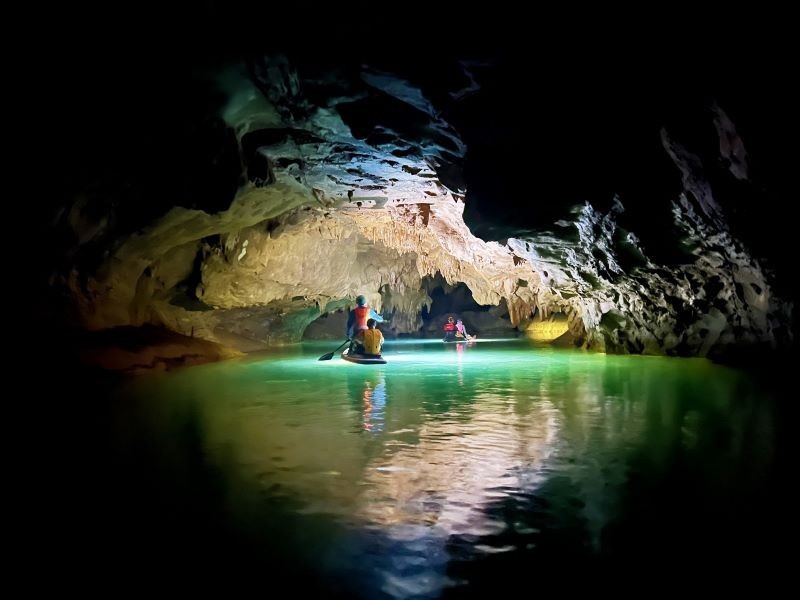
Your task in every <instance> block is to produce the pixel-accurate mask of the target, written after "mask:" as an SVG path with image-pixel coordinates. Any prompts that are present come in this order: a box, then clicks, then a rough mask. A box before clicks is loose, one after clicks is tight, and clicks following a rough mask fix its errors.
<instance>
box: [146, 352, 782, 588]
mask: <svg viewBox="0 0 800 600" xmlns="http://www.w3.org/2000/svg"><path fill="white" fill-rule="evenodd" d="M455 346H456V348H455V349H453V348H452V347H449V348H445V349H441V348H438V347H433V346H431V347H430V349H426V348H422V349H420V350H419V354H418V355H413V354H409V355H408V357H407V360H406V361H405V362H403V363H402V364H394V365H392V364H391V363H390V365H387V367H380V368H373V367H364V366H361V365H350V364H339V365H337V364H331V365H327V366H323V367H321V368H317V369H316V370H312V368H313V367H316V365H315V364H311V361H308V360H305V359H303V358H302V357H301V358H296V359H292V360H285V361H281V360H274V361H267V362H265V363H242V364H239V365H234V364H230V365H218V366H215V367H213V368H201V369H195V370H192V372H188V371H187V372H184V373H180V374H178V375H176V376H174V377H170V378H167V379H165V380H164V381H162V382H161V383H159V384H158V385H156V386H155V388H153V387H151V388H148V389H147V390H142V394H143V395H144V396H146V397H148V398H158V403H159V406H160V408H159V411H156V412H154V413H153V414H151V415H150V416H151V418H152V420H153V423H152V425H151V428H152V429H153V432H154V433H153V435H155V436H157V437H158V436H164V437H165V439H170V437H169V436H174V435H175V432H173V431H171V428H173V427H177V426H179V424H180V420H181V419H182V418H184V417H182V416H178V417H176V419H174V420H171V419H170V418H167V417H166V415H165V414H164V411H166V412H169V411H174V412H175V414H178V412H179V411H178V409H177V407H179V406H183V407H184V408H183V410H184V411H185V410H186V407H189V406H190V407H192V410H193V411H194V413H195V414H196V418H197V420H198V423H199V425H198V427H197V431H198V432H199V433H197V434H196V436H199V440H200V441H199V443H202V445H203V452H204V456H205V457H206V459H207V460H208V461H209V462H210V463H212V464H214V465H215V466H216V468H217V469H219V471H220V472H221V473H223V474H224V476H225V477H226V478H227V480H228V485H229V489H230V490H231V492H230V494H229V497H230V498H231V501H230V505H229V510H230V511H231V517H230V518H231V519H232V520H237V519H241V522H242V523H241V524H242V527H245V528H246V529H247V530H248V531H250V532H251V534H252V531H254V527H255V526H254V516H253V515H257V514H260V512H261V511H265V512H267V513H269V512H274V511H275V510H276V508H275V507H276V504H275V503H276V502H277V503H278V505H279V506H280V507H281V510H288V511H290V512H291V513H292V514H294V515H297V516H298V518H299V519H300V523H301V525H300V527H301V528H303V527H304V526H303V525H302V523H303V519H308V520H309V521H308V523H319V522H324V523H336V524H337V526H342V527H345V528H348V530H349V531H357V532H359V535H361V534H363V535H367V536H368V541H366V542H365V541H363V540H362V541H361V542H359V543H358V544H357V543H355V542H354V541H353V538H352V537H351V536H346V535H345V536H344V537H341V535H340V533H335V534H334V533H331V531H329V530H324V528H322V529H321V530H320V531H317V530H314V531H315V533H314V535H316V536H318V538H317V539H316V542H317V543H316V544H315V546H316V547H319V546H324V547H326V548H327V549H328V550H327V551H326V552H327V553H326V556H328V558H327V559H326V560H328V561H330V562H331V565H334V566H329V568H330V569H332V570H333V572H336V573H339V571H338V570H337V569H345V570H346V569H347V568H349V567H346V566H344V562H348V564H350V563H351V562H352V563H353V564H356V563H357V564H359V565H361V566H363V567H364V569H366V570H369V571H370V572H372V573H373V575H371V577H373V576H374V577H377V580H375V581H372V582H371V583H370V584H369V585H375V586H376V588H375V589H379V590H382V591H383V593H387V594H389V595H390V596H397V597H407V596H408V595H420V596H423V597H425V596H430V597H433V596H436V595H438V594H440V593H442V591H443V590H445V589H449V588H450V586H453V585H457V584H458V583H459V582H470V585H476V584H475V577H476V575H475V574H474V573H477V572H479V571H480V568H482V567H481V566H480V565H484V563H486V564H491V565H492V566H491V569H493V570H494V571H498V570H499V571H502V570H503V568H504V567H499V566H498V563H497V560H498V559H497V558H496V557H498V556H508V557H512V556H513V557H515V558H513V559H512V558H509V559H508V563H505V562H502V561H501V563H500V564H508V565H510V566H509V567H508V568H509V572H508V574H507V575H508V576H509V577H510V576H513V574H514V568H516V567H513V565H518V564H519V562H518V561H519V560H520V556H522V557H523V558H524V559H525V560H528V559H530V558H531V557H534V558H535V559H536V561H539V562H540V563H542V564H544V563H543V562H542V561H543V560H544V559H545V558H547V557H554V556H558V557H562V558H564V557H566V558H569V559H575V558H576V557H577V558H579V559H580V560H589V558H590V557H593V556H619V555H625V556H628V555H630V556H635V555H636V552H638V551H639V550H637V549H639V548H647V549H648V550H650V551H653V552H658V551H659V550H658V548H657V546H658V545H659V544H660V545H661V546H663V548H669V549H673V546H672V545H674V544H678V543H679V542H678V540H681V541H682V539H683V538H682V536H685V535H686V534H687V531H690V530H691V527H693V526H695V525H696V524H697V523H698V522H700V521H703V522H704V523H706V524H708V523H715V525H714V527H713V530H714V531H715V532H717V533H719V531H720V530H721V529H722V530H724V528H725V526H726V525H728V524H731V523H733V522H735V521H736V519H734V517H737V518H738V517H739V516H741V515H742V514H748V515H749V514H750V511H751V510H752V505H753V501H754V498H757V497H758V493H759V492H758V490H759V489H761V488H762V486H763V483H764V477H765V473H768V472H769V468H770V465H771V464H772V461H773V455H774V449H773V445H772V433H771V432H772V431H773V428H774V423H773V415H772V413H771V412H770V408H769V404H768V403H764V402H763V401H762V399H761V397H760V395H759V394H758V392H757V390H756V389H755V388H754V387H753V385H752V384H751V383H750V382H749V381H748V380H747V379H746V378H744V377H742V376H741V375H740V374H737V373H735V372H733V371H730V370H728V369H724V368H721V367H716V366H713V365H711V364H710V363H707V362H705V361H680V360H670V359H655V358H647V357H606V356H600V355H588V354H583V353H569V352H556V351H533V352H532V351H531V350H530V349H529V348H527V347H522V348H520V347H516V346H514V347H511V348H510V349H508V348H507V349H503V350H496V351H486V350H485V348H483V347H480V346H476V347H464V346H465V345H464V344H456V345H455ZM387 358H390V357H388V356H387ZM173 421H174V422H173ZM178 437H179V436H178ZM678 490H680V491H678ZM748 503H750V504H748ZM242 505H246V507H247V509H246V510H244V509H243V508H242ZM718 506H725V507H726V508H725V510H726V511H727V512H725V513H724V514H723V515H715V514H714V513H713V510H714V509H715V508H716V507H718ZM737 511H738V512H737ZM256 521H257V519H256ZM255 529H256V530H257V528H255ZM337 531H338V530H337ZM252 535H256V534H252ZM264 535H265V537H264V538H263V540H261V543H264V544H267V545H269V544H274V543H275V541H274V540H273V539H272V537H274V536H272V535H271V534H269V535H268V534H267V533H264ZM359 539H361V538H359ZM713 543H714V540H707V544H706V548H705V550H708V545H709V544H711V545H713ZM359 544H362V545H359ZM695 545H696V546H697V547H703V545H702V544H695ZM299 551H300V552H302V550H299ZM661 551H662V552H665V550H661ZM684 552H685V550H684ZM345 557H346V559H345ZM492 557H494V558H492ZM525 557H527V558H525ZM298 560H300V558H299V557H298ZM526 564H527V563H526ZM536 564H539V563H536ZM486 568H488V567H486ZM475 569H478V570H477V571H476V570H475ZM375 574H377V575H375ZM541 574H542V576H544V577H546V576H547V573H546V572H543V573H541ZM359 577H360V575H359ZM365 585H366V584H365ZM370 589H371V588H370ZM453 589H458V588H453ZM489 591H490V590H489ZM365 595H367V596H369V595H372V594H371V593H365Z"/></svg>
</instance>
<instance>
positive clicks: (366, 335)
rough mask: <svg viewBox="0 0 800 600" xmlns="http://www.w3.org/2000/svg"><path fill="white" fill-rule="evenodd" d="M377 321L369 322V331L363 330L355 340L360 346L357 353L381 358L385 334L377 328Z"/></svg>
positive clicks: (371, 320) (370, 320)
mask: <svg viewBox="0 0 800 600" xmlns="http://www.w3.org/2000/svg"><path fill="white" fill-rule="evenodd" d="M376 325H377V322H376V321H375V319H369V320H367V329H363V330H361V331H359V332H358V333H357V334H356V337H355V340H356V343H357V344H359V346H358V350H357V353H358V354H366V355H371V356H380V355H381V347H382V346H383V334H382V333H381V330H380V329H377V328H376Z"/></svg>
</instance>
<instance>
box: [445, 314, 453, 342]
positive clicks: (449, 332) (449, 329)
mask: <svg viewBox="0 0 800 600" xmlns="http://www.w3.org/2000/svg"><path fill="white" fill-rule="evenodd" d="M444 341H445V342H454V341H456V324H455V319H453V317H447V323H445V324H444Z"/></svg>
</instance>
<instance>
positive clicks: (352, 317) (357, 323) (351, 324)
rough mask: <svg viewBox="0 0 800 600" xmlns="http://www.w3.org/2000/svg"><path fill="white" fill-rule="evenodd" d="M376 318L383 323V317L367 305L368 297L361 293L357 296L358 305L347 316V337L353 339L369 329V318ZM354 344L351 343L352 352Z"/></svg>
mask: <svg viewBox="0 0 800 600" xmlns="http://www.w3.org/2000/svg"><path fill="white" fill-rule="evenodd" d="M368 319H375V321H376V322H378V323H383V317H382V316H381V315H379V314H378V313H376V312H375V311H374V310H373V309H372V308H370V307H369V306H367V299H366V298H365V297H364V296H361V295H359V296H358V297H357V298H356V307H355V308H354V309H353V310H351V311H350V314H349V315H348V316H347V337H348V338H349V339H351V340H352V339H353V338H354V337H355V336H356V335H357V334H358V332H360V331H364V330H365V329H368V327H367V320H368ZM352 351H353V344H351V352H352Z"/></svg>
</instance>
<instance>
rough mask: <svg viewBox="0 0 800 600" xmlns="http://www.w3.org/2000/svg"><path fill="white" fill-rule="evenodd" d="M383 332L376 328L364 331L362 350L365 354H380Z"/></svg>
mask: <svg viewBox="0 0 800 600" xmlns="http://www.w3.org/2000/svg"><path fill="white" fill-rule="evenodd" d="M381 342H383V334H382V333H381V332H380V331H378V330H377V329H367V330H366V331H365V332H364V352H366V353H367V354H380V353H381Z"/></svg>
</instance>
